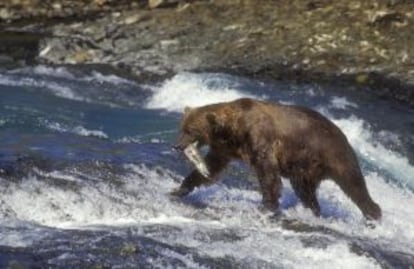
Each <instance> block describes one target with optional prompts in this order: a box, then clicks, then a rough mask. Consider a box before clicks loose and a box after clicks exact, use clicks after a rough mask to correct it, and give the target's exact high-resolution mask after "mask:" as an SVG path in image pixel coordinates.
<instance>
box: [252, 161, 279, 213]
mask: <svg viewBox="0 0 414 269" xmlns="http://www.w3.org/2000/svg"><path fill="white" fill-rule="evenodd" d="M255 166H256V173H257V178H258V180H259V184H260V189H261V191H262V195H263V201H262V203H263V206H264V208H265V209H266V210H270V211H272V212H276V211H278V209H279V198H280V190H281V186H282V180H281V179H280V175H279V169H278V167H277V165H274V164H271V163H270V162H269V161H263V162H261V163H256V165H255Z"/></svg>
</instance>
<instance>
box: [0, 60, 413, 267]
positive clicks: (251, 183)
mask: <svg viewBox="0 0 414 269" xmlns="http://www.w3.org/2000/svg"><path fill="white" fill-rule="evenodd" d="M345 92H347V94H346V95H345ZM242 96H252V97H256V98H262V99H268V100H274V101H280V102H286V103H295V104H302V105H306V106H309V107H312V108H314V109H317V110H318V111H320V112H322V113H323V114H325V115H326V116H328V117H329V118H331V119H332V120H334V122H335V123H336V124H337V125H338V126H340V128H341V129H342V130H343V131H344V132H345V134H346V135H347V137H348V139H349V140H350V142H351V144H352V145H353V147H354V148H355V150H356V152H357V154H358V157H359V160H360V163H361V166H362V168H363V172H364V175H365V177H366V181H367V184H368V188H369V190H370V192H371V194H372V196H373V198H374V200H376V201H378V203H379V204H380V205H381V207H382V209H383V215H384V217H383V220H382V221H381V223H379V224H377V225H376V227H375V228H372V227H371V228H370V227H369V226H367V225H366V223H365V222H364V220H363V218H362V216H361V214H360V212H359V211H358V209H357V208H356V206H355V205H354V204H353V203H352V202H351V201H350V200H349V199H348V198H347V197H346V196H345V195H344V194H343V193H342V192H341V191H340V190H339V188H338V187H337V186H335V185H334V184H333V183H331V182H329V181H327V182H324V183H323V184H322V186H321V188H320V190H319V192H318V198H319V200H320V203H321V207H322V217H321V218H315V217H314V216H313V215H312V214H311V212H309V211H308V210H306V209H304V208H303V207H302V205H301V204H300V203H298V200H297V198H296V197H295V195H294V194H293V192H292V190H291V188H290V185H289V183H288V182H287V181H286V182H284V185H285V187H284V191H283V195H282V198H281V204H282V209H283V217H281V218H277V219H276V218H273V217H272V216H271V215H267V214H264V213H262V212H260V210H259V209H258V208H259V206H260V201H261V196H260V194H259V192H258V191H257V183H256V180H255V176H254V174H253V173H251V172H250V171H249V170H248V169H247V168H246V167H245V166H244V165H243V164H241V163H234V164H232V165H231V167H229V169H227V171H226V172H225V174H224V175H223V178H222V181H221V182H220V183H219V184H217V185H215V186H211V187H208V188H201V189H198V190H196V191H195V192H194V193H192V194H191V195H190V196H189V197H187V198H185V199H182V200H173V199H171V198H170V197H169V195H168V192H169V191H170V190H171V189H173V188H174V187H176V186H177V185H178V184H179V183H180V182H181V181H182V179H183V177H184V176H185V175H186V174H187V173H188V172H189V171H190V169H191V167H190V165H189V164H188V163H186V161H185V160H184V159H183V158H182V157H181V156H178V155H177V154H176V153H175V152H173V151H172V150H171V144H172V143H173V142H174V139H175V137H176V134H177V133H176V132H177V126H178V122H179V118H180V113H181V111H182V110H183V108H184V107H185V106H198V105H203V104H207V103H213V102H218V101H225V100H232V99H235V98H238V97H242ZM0 141H1V147H0V195H1V196H0V268H6V267H7V266H11V265H13V264H14V265H15V266H17V265H23V266H27V268H412V267H413V264H414V243H413V242H414V208H413V207H412V205H413V204H414V193H413V191H414V179H413V175H414V165H413V160H414V155H413V154H414V111H413V110H412V109H410V108H408V107H404V106H401V105H398V104H395V103H392V102H389V101H386V100H381V99H378V98H375V97H372V96H369V95H367V94H365V93H358V92H351V93H350V92H349V91H346V89H339V88H338V89H329V94H328V92H327V91H326V89H324V88H323V87H319V86H316V85H293V84H265V83H262V82H259V81H252V80H248V79H244V78H239V77H233V76H227V75H223V74H191V73H183V74H178V75H176V76H175V77H173V78H172V79H170V80H166V81H160V82H159V83H158V84H154V85H144V84H139V83H136V82H132V81H128V80H125V79H122V78H119V77H116V76H111V75H102V74H100V73H99V72H96V71H90V72H88V73H86V72H80V71H76V70H75V69H74V70H68V69H67V68H63V67H60V68H57V67H46V66H37V67H33V68H26V69H19V70H14V71H7V72H2V73H0Z"/></svg>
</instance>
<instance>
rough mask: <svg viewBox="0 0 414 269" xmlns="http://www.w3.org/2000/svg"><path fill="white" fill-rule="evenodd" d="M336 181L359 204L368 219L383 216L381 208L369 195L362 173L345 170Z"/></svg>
mask: <svg viewBox="0 0 414 269" xmlns="http://www.w3.org/2000/svg"><path fill="white" fill-rule="evenodd" d="M335 182H336V183H337V184H338V185H339V186H340V187H341V189H342V191H343V192H344V193H345V194H346V195H348V197H349V198H351V200H352V201H353V202H354V203H355V204H356V205H357V206H358V208H359V209H360V210H361V211H362V213H363V214H364V216H365V218H367V219H368V220H372V219H374V220H379V219H380V218H381V208H380V207H379V206H378V204H377V203H375V202H374V201H373V200H372V198H371V196H370V195H369V192H368V189H367V186H366V184H365V180H364V177H363V176H362V174H361V173H358V174H356V173H351V172H345V173H344V175H342V176H339V177H337V178H336V179H335Z"/></svg>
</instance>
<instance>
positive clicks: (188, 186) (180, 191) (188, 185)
mask: <svg viewBox="0 0 414 269" xmlns="http://www.w3.org/2000/svg"><path fill="white" fill-rule="evenodd" d="M205 161H206V164H207V168H208V170H209V172H210V178H206V177H204V176H203V175H202V174H201V173H200V172H199V171H198V170H197V169H194V170H193V171H192V172H191V173H190V174H189V175H188V176H187V177H186V178H185V179H184V181H183V183H182V184H181V186H180V187H179V188H177V189H175V190H173V191H172V192H171V195H174V196H179V197H182V196H185V195H187V194H189V193H190V192H191V191H193V190H194V188H196V187H199V186H201V185H206V184H212V183H214V182H216V181H217V179H218V176H219V174H220V172H221V171H223V169H224V168H225V167H226V165H227V164H228V163H229V161H230V159H229V158H228V157H226V156H223V155H221V154H218V153H217V152H215V151H213V150H211V151H210V152H209V153H207V155H206V158H205Z"/></svg>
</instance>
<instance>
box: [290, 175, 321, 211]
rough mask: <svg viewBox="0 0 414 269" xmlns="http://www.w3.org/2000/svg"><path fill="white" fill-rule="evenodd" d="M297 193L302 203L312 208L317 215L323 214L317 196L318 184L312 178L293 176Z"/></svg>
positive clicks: (293, 183)
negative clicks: (305, 178) (304, 178)
mask: <svg viewBox="0 0 414 269" xmlns="http://www.w3.org/2000/svg"><path fill="white" fill-rule="evenodd" d="M290 183H291V185H292V188H293V190H294V191H295V194H296V195H297V196H298V197H299V199H300V201H301V202H302V204H303V205H304V206H305V207H306V208H309V209H310V210H312V212H313V214H314V215H315V216H317V217H319V216H320V214H321V209H320V206H319V203H318V199H317V198H316V189H317V187H318V184H315V183H314V182H313V181H312V180H303V179H297V178H293V179H291V180H290Z"/></svg>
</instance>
